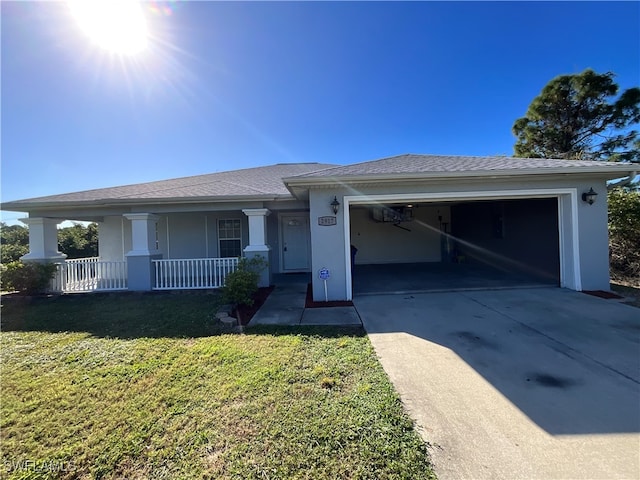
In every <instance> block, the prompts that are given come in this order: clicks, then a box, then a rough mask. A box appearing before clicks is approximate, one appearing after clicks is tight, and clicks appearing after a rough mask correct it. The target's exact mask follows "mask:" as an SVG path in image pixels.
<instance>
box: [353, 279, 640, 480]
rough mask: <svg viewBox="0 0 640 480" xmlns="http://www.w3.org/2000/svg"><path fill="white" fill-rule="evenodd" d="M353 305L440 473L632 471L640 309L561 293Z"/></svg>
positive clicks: (634, 475)
mask: <svg viewBox="0 0 640 480" xmlns="http://www.w3.org/2000/svg"><path fill="white" fill-rule="evenodd" d="M354 303H355V305H356V308H357V310H358V312H359V314H360V317H361V318H362V321H363V324H364V326H365V328H366V330H367V332H368V333H369V336H370V338H371V342H372V344H373V346H374V348H375V350H376V353H377V354H378V356H379V357H380V361H381V362H382V365H383V367H384V369H385V370H386V372H387V373H388V375H389V377H390V378H391V380H392V382H393V383H394V385H395V386H396V388H397V390H398V392H399V393H400V396H401V397H402V400H403V402H404V404H405V406H406V407H407V409H408V411H409V413H410V415H411V416H412V417H413V418H414V419H415V420H416V422H417V424H418V429H419V431H420V432H421V434H422V435H423V437H424V439H425V440H426V441H427V442H429V443H430V444H431V447H432V448H431V453H432V460H433V463H434V466H435V470H436V473H437V474H438V476H439V478H440V479H441V480H446V479H462V478H474V479H479V478H487V479H498V478H504V479H520V478H540V479H543V478H544V479H553V478H567V479H569V478H571V479H578V478H589V479H592V478H593V479H600V478H602V479H605V478H607V479H608V478H629V479H638V478H640V309H637V308H634V307H630V306H627V305H623V304H620V303H617V302H615V301H613V300H603V299H600V298H595V297H591V296H588V295H585V294H583V293H577V292H573V291H569V290H564V289H559V288H531V289H522V290H494V291H472V292H471V291H469V292H450V293H425V294H408V295H384V296H357V297H356V298H355V300H354Z"/></svg>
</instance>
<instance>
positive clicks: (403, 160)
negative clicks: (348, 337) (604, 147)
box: [292, 154, 632, 180]
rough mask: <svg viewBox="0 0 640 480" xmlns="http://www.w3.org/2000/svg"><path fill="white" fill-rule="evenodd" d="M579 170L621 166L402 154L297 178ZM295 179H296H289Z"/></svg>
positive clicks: (618, 168)
mask: <svg viewBox="0 0 640 480" xmlns="http://www.w3.org/2000/svg"><path fill="white" fill-rule="evenodd" d="M581 168H594V169H602V172H603V173H605V174H606V172H610V171H620V170H624V168H628V169H631V168H632V167H629V166H626V167H622V166H621V164H619V163H618V164H616V163H608V162H594V161H582V160H557V159H544V158H514V157H465V156H453V155H415V154H405V155H398V156H395V157H388V158H382V159H380V160H372V161H369V162H362V163H355V164H352V165H345V166H337V167H333V168H327V169H325V170H322V171H320V172H310V173H306V174H301V175H297V176H296V178H298V179H302V178H331V177H335V178H345V177H356V176H367V177H372V176H384V175H403V174H429V173H433V174H436V173H458V172H460V173H462V172H492V171H505V170H516V171H517V170H532V169H536V170H538V169H539V170H540V173H544V170H545V169H547V170H557V169H568V170H572V169H575V170H578V169H581ZM292 180H295V179H292Z"/></svg>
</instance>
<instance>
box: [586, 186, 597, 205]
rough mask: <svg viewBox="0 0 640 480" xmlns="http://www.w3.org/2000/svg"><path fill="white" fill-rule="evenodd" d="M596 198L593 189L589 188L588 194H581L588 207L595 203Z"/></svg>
mask: <svg viewBox="0 0 640 480" xmlns="http://www.w3.org/2000/svg"><path fill="white" fill-rule="evenodd" d="M597 196H598V193H597V192H595V191H594V190H593V187H591V188H590V189H589V191H588V192H585V193H583V194H582V200H583V201H584V202H587V203H588V204H589V205H593V202H595V201H596V197H597Z"/></svg>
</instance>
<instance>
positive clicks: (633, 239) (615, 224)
mask: <svg viewBox="0 0 640 480" xmlns="http://www.w3.org/2000/svg"><path fill="white" fill-rule="evenodd" d="M609 261H610V265H611V274H612V277H613V278H614V279H617V280H624V281H630V282H631V283H635V284H638V285H640V191H637V190H636V191H633V190H631V189H628V188H614V189H613V190H611V191H610V192H609Z"/></svg>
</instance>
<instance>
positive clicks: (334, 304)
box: [304, 284, 353, 308]
mask: <svg viewBox="0 0 640 480" xmlns="http://www.w3.org/2000/svg"><path fill="white" fill-rule="evenodd" d="M323 307H353V302H348V301H344V300H341V301H332V302H314V301H313V289H312V287H311V284H308V285H307V299H306V301H305V304H304V308H323Z"/></svg>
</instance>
